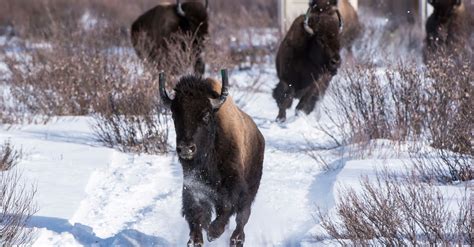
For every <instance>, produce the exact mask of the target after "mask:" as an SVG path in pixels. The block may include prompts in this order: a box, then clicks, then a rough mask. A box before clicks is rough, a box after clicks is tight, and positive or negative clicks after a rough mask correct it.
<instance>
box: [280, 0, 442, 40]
mask: <svg viewBox="0 0 474 247" xmlns="http://www.w3.org/2000/svg"><path fill="white" fill-rule="evenodd" d="M390 1H392V0H390ZM393 1H395V0H393ZM396 1H401V0H396ZM406 1H413V0H406ZM415 1H418V2H419V3H418V4H419V7H420V8H418V9H419V10H420V11H419V12H420V13H418V15H420V17H421V20H423V23H425V21H426V19H427V18H428V16H429V15H430V14H431V12H432V11H433V10H432V8H431V6H430V5H429V4H428V3H427V0H415ZM349 2H350V3H351V4H352V6H354V8H355V9H356V10H357V9H358V7H359V4H358V2H359V1H358V0H349ZM308 4H309V0H280V1H279V5H278V12H279V13H278V16H279V20H280V28H281V31H282V32H286V30H288V28H289V27H290V25H291V23H292V22H293V21H294V20H295V19H296V17H298V16H300V15H302V14H304V13H306V11H307V10H308ZM423 27H424V24H423Z"/></svg>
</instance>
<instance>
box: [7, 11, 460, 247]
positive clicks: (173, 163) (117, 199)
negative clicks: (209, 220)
mask: <svg viewBox="0 0 474 247" xmlns="http://www.w3.org/2000/svg"><path fill="white" fill-rule="evenodd" d="M83 18H84V20H85V21H84V25H85V27H87V25H94V23H93V22H91V17H90V16H84V17H83ZM268 32H270V31H268ZM262 35H263V37H264V38H262V39H263V40H269V39H268V37H267V36H268V34H267V32H264V34H262ZM262 42H263V41H262ZM269 42H271V40H270V41H269ZM39 46H41V47H43V48H48V45H47V44H43V45H39ZM4 69H6V68H4V66H3V65H2V63H0V71H1V70H4ZM259 73H263V75H262V76H261V77H260V78H259V82H258V85H260V87H259V88H258V90H256V92H255V93H253V94H250V93H249V92H248V91H246V90H248V89H247V87H248V85H249V84H251V83H252V82H253V80H254V78H255V75H256V74H259ZM335 80H340V78H339V77H336V78H335ZM277 81H278V80H277V78H276V72H275V69H274V68H273V65H267V66H264V67H263V68H254V69H252V70H250V71H246V72H239V71H233V72H232V73H231V83H232V89H231V94H232V95H233V96H234V99H235V100H236V102H237V103H238V105H240V106H241V107H242V108H243V109H244V110H245V111H246V112H247V113H248V114H249V115H250V116H252V117H253V119H254V121H255V122H256V123H257V125H258V127H259V128H260V130H261V131H262V133H263V135H264V136H265V139H266V150H265V161H264V171H263V177H262V181H261V186H260V189H259V192H258V195H257V198H256V200H255V202H254V204H253V207H252V214H251V217H250V220H249V223H248V224H247V226H246V229H245V232H246V246H318V245H320V246H325V245H326V244H327V243H315V242H314V241H313V240H312V236H313V235H312V234H314V232H315V231H317V228H318V222H317V221H316V220H315V219H314V217H313V216H314V213H315V212H316V208H318V207H319V208H322V209H325V210H330V209H332V208H333V207H334V205H335V203H336V199H337V197H338V195H339V194H338V193H339V190H340V189H341V188H344V187H350V188H356V189H357V188H360V184H359V181H360V178H361V176H363V175H364V176H368V177H369V178H374V176H375V172H376V170H378V169H381V168H383V167H384V166H388V167H389V168H392V169H395V170H397V169H398V170H403V169H406V167H405V166H406V164H407V163H408V162H406V160H407V157H408V154H407V151H406V148H404V147H394V146H393V145H391V144H390V143H386V141H383V140H380V141H378V142H379V143H385V144H386V145H383V148H376V150H374V151H373V152H371V153H370V154H364V155H353V154H354V153H358V152H360V151H359V150H354V149H356V147H345V148H342V147H341V148H336V149H334V148H333V146H334V144H333V142H332V140H331V139H330V138H329V137H328V136H327V135H325V134H324V133H322V132H321V131H320V130H318V128H316V126H317V125H318V123H320V124H327V125H330V122H329V120H328V116H326V115H324V114H323V113H321V112H320V111H318V110H316V111H315V112H313V113H312V114H311V115H309V116H302V115H301V114H300V115H299V116H296V114H295V110H294V108H293V109H291V110H289V111H288V121H287V122H286V123H284V124H277V123H276V122H275V121H274V119H275V117H276V115H277V112H278V108H277V106H276V103H275V101H274V100H273V98H272V96H271V90H272V88H273V87H274V86H275V85H276V83H277ZM327 100H329V99H324V101H327ZM294 105H296V104H294ZM91 122H92V119H91V118H89V117H58V118H57V119H55V120H54V121H52V122H50V123H48V124H46V125H38V124H28V125H16V126H10V128H8V129H7V128H0V141H3V140H10V141H11V142H12V144H13V145H15V146H16V147H19V148H21V149H22V150H23V152H24V156H23V158H22V160H21V162H20V164H19V166H18V167H19V168H20V169H21V170H23V171H24V174H25V177H26V178H27V179H28V180H29V181H33V182H34V183H35V184H36V185H37V187H38V193H37V197H36V200H37V203H38V204H39V208H40V210H39V212H38V213H37V214H36V215H35V216H34V217H33V218H32V220H31V221H30V222H29V226H30V227H34V228H36V229H37V236H38V238H37V239H36V241H35V243H34V246H111V245H112V246H184V245H185V244H186V242H187V241H188V234H189V232H188V226H187V223H186V221H185V220H184V218H183V217H182V216H181V190H182V185H183V179H182V169H181V166H180V164H179V162H178V160H177V157H176V155H175V153H173V152H171V153H170V154H168V155H161V156H159V155H137V154H129V153H122V152H119V151H117V150H114V149H110V148H106V147H104V146H103V145H102V144H101V143H98V142H97V141H96V139H95V136H94V133H93V131H92V128H91ZM170 127H171V129H170V145H171V146H173V147H174V146H175V143H174V138H175V137H174V129H173V126H172V125H171V126H170ZM308 143H311V144H312V145H313V146H316V147H320V148H321V149H322V150H321V151H317V152H318V154H319V155H321V157H323V158H324V160H325V161H326V162H327V163H328V164H329V167H330V168H331V169H330V170H328V171H326V170H324V169H323V168H322V167H320V165H319V164H318V163H317V162H316V161H315V160H313V159H312V158H311V157H309V156H308V155H307V153H306V150H307V149H308V148H309V146H308ZM441 188H443V189H444V191H445V192H446V193H447V194H451V195H455V194H456V193H457V192H459V191H460V186H444V187H441ZM457 198H458V197H456V196H453V198H452V200H453V201H455V200H456V199H457ZM234 227H235V223H234V220H233V219H231V222H230V224H229V226H228V228H227V230H226V232H225V233H224V234H223V236H221V237H220V238H219V239H218V240H216V241H215V242H212V243H207V242H206V246H225V245H228V241H229V238H230V234H231V233H232V231H233V228H234Z"/></svg>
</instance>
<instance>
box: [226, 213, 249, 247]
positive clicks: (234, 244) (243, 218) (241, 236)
mask: <svg viewBox="0 0 474 247" xmlns="http://www.w3.org/2000/svg"><path fill="white" fill-rule="evenodd" d="M250 207H251V205H250V204H249V205H246V206H244V208H243V209H241V210H239V211H238V212H237V217H236V218H235V221H236V223H237V226H236V228H235V230H234V232H233V233H232V236H231V238H230V246H231V247H241V246H244V242H245V233H244V227H245V225H246V224H247V222H248V221H249V218H250V211H251V210H250Z"/></svg>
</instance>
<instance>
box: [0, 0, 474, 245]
mask: <svg viewBox="0 0 474 247" xmlns="http://www.w3.org/2000/svg"><path fill="white" fill-rule="evenodd" d="M162 2H173V3H174V1H151V0H139V1H120V0H79V1H68V0H34V1H31V0H2V1H1V2H0V89H1V90H0V245H2V246H3V245H5V246H12V245H33V246H92V245H97V244H98V245H100V246H176V245H178V246H182V245H185V244H186V243H187V241H188V239H189V227H188V224H187V222H186V220H185V219H184V218H183V217H182V212H181V208H182V202H181V197H182V190H183V182H185V181H183V168H182V166H181V163H180V161H179V158H178V154H177V152H176V151H175V148H176V146H177V143H176V138H177V136H176V134H175V125H174V124H173V123H174V119H173V117H172V114H171V111H170V110H169V108H167V107H166V105H165V104H164V103H166V102H164V100H163V98H162V97H160V91H159V80H158V77H159V73H160V72H161V71H164V72H165V73H166V74H167V84H166V88H167V89H168V92H171V89H172V88H174V86H175V85H176V83H177V82H178V80H179V78H180V77H181V76H183V75H188V74H191V73H193V72H194V71H195V68H194V66H195V64H196V59H197V58H198V57H199V56H198V55H199V54H196V51H195V50H194V49H193V46H194V42H195V41H196V40H195V38H196V37H195V36H194V35H190V34H189V33H188V34H183V33H179V34H177V35H175V36H173V37H172V38H170V39H167V40H166V49H165V51H166V56H163V57H160V58H162V59H158V60H150V59H143V58H140V57H139V56H137V54H136V52H135V49H134V45H133V44H132V40H131V37H130V28H131V25H132V23H133V21H134V20H135V19H136V18H137V17H138V16H140V15H141V14H143V13H144V12H145V11H147V10H149V9H151V8H152V7H154V6H156V5H157V3H162ZM228 2H229V1H226V0H218V1H217V0H216V1H213V0H209V3H210V9H209V11H208V15H209V30H208V31H209V34H208V37H207V38H206V39H205V40H204V43H203V46H204V50H203V53H202V56H203V60H204V61H205V63H206V70H205V73H204V77H210V78H214V79H217V80H220V75H219V71H220V70H221V69H223V68H228V69H229V72H230V81H229V82H230V86H229V90H230V96H232V98H233V101H234V102H235V103H236V105H237V106H238V107H239V108H241V109H242V110H243V111H245V112H246V113H247V114H248V115H249V116H250V117H251V118H252V119H253V121H254V122H255V123H256V125H257V127H258V129H259V130H260V132H261V133H262V134H263V136H264V138H265V141H266V144H265V153H264V162H263V174H262V178H261V181H260V188H259V190H258V193H257V195H256V199H255V201H254V202H253V204H252V213H251V216H250V220H249V222H248V224H247V225H246V227H245V245H246V246H372V245H374V246H387V245H388V246H399V245H401V246H405V245H408V246H418V245H421V246H424V245H430V246H431V245H434V246H436V245H442V246H451V245H457V246H472V245H473V243H472V240H473V236H472V234H473V229H472V227H473V225H472V222H473V219H472V210H473V208H472V207H473V205H472V200H473V199H472V194H473V193H472V191H473V189H474V188H473V181H474V169H473V164H474V147H473V145H474V137H473V135H474V132H473V130H474V98H473V97H472V95H474V81H473V78H474V64H473V61H474V52H473V51H474V42H473V41H474V35H473V32H472V30H469V34H470V38H468V40H467V42H466V43H465V45H463V46H458V47H456V49H455V50H456V51H462V52H460V53H455V52H450V51H448V50H446V51H440V53H439V55H438V56H437V57H436V59H431V60H429V61H424V60H423V46H424V45H423V44H424V43H423V42H424V41H423V40H424V38H425V32H424V30H423V29H422V28H421V23H420V20H417V19H412V18H407V17H406V16H403V17H400V16H399V15H397V13H398V12H397V11H398V9H397V8H398V7H397V8H395V7H393V6H385V5H383V4H382V5H376V4H374V3H371V2H374V1H369V0H366V1H362V0H360V1H359V2H361V6H359V10H358V14H359V20H360V22H361V24H362V26H363V29H362V33H361V34H360V36H359V37H358V38H357V39H356V40H355V41H354V43H353V45H352V48H351V51H348V50H341V64H340V67H339V69H338V70H337V73H335V74H334V76H333V77H332V79H330V82H329V85H328V87H327V90H326V91H325V93H324V94H323V93H321V95H319V96H321V97H320V99H319V100H318V101H317V103H316V107H315V110H314V111H313V112H312V113H310V114H308V115H306V114H305V113H302V112H299V111H297V110H296V109H295V107H296V105H294V106H292V107H290V108H289V109H288V110H287V117H286V121H285V122H283V123H280V122H276V121H275V116H276V115H277V114H278V111H279V107H278V106H277V103H276V101H275V100H274V99H273V97H272V91H273V89H274V88H275V87H276V85H277V84H278V82H279V78H278V76H277V70H276V68H275V61H276V54H277V51H278V48H279V45H280V43H281V42H282V40H283V37H284V35H285V33H280V30H279V27H278V17H277V11H278V10H277V4H276V3H277V1H276V0H272V1H267V0H237V1H233V2H232V4H229V3H228ZM464 2H467V3H466V4H465V7H466V9H467V10H468V11H467V12H469V13H474V12H472V10H474V6H473V5H474V4H472V3H469V1H464ZM364 4H365V5H364ZM370 6H372V8H369V7H370ZM374 6H375V7H374ZM387 8H388V9H391V10H392V11H393V12H392V13H390V14H389V15H386V14H385V13H386V12H384V11H386V9H387ZM401 8H403V7H401ZM391 17H393V18H391ZM395 17H397V18H395ZM466 21H468V22H469V23H474V18H472V17H469V19H468V20H466ZM471 27H472V25H471ZM146 42H147V41H146V40H143V41H142V43H140V45H142V46H143V47H147V46H149V45H150V44H148V43H146ZM170 96H173V95H172V94H171V95H170ZM215 214H216V213H215V212H214V215H215ZM230 222H231V223H230V225H228V226H227V227H226V228H225V232H224V233H223V237H221V238H219V239H217V240H215V241H213V242H208V241H207V240H206V241H205V242H204V243H205V246H226V245H229V239H230V238H231V234H232V231H233V229H235V227H236V225H235V223H234V220H231V221H230Z"/></svg>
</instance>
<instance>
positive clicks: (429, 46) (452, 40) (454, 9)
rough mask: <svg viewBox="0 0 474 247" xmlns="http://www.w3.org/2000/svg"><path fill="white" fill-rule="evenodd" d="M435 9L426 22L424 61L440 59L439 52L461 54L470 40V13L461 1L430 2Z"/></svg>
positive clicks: (441, 0)
mask: <svg viewBox="0 0 474 247" xmlns="http://www.w3.org/2000/svg"><path fill="white" fill-rule="evenodd" d="M428 2H429V3H430V4H431V5H432V6H433V8H434V12H433V14H431V16H430V17H429V18H428V20H427V21H426V38H425V47H424V49H423V59H424V61H425V63H426V62H429V61H430V60H432V59H436V58H438V56H439V54H438V52H447V53H448V54H453V53H454V54H461V53H462V52H464V49H466V48H467V46H466V45H467V43H466V42H467V41H468V40H469V35H470V34H469V28H470V27H469V23H468V22H469V21H468V20H469V18H468V13H467V12H466V9H465V7H464V4H463V3H462V1H461V0H429V1H428Z"/></svg>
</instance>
